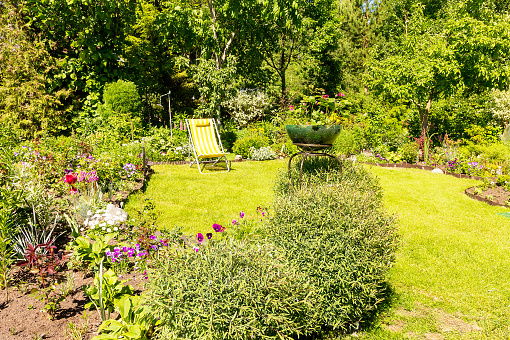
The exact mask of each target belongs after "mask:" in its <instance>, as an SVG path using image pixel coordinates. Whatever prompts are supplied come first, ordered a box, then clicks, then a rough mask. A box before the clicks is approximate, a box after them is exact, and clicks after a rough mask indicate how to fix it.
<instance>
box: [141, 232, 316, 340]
mask: <svg viewBox="0 0 510 340" xmlns="http://www.w3.org/2000/svg"><path fill="white" fill-rule="evenodd" d="M216 235H217V234H216ZM216 235H215V236H214V237H216ZM174 249H175V248H174ZM178 249H179V250H177V251H176V252H174V253H173V254H172V255H171V256H162V257H160V259H161V260H160V261H159V262H158V263H157V264H156V265H155V266H154V269H153V270H151V271H149V278H150V286H149V289H147V291H146V294H145V302H144V303H145V304H146V305H147V306H148V307H149V308H150V309H151V313H152V315H153V316H154V317H155V318H160V320H161V326H160V327H159V329H158V334H159V335H158V339H164V340H169V339H285V338H290V337H296V336H299V335H300V334H304V333H311V332H312V331H315V330H316V328H317V325H316V324H314V323H313V321H314V320H315V319H316V318H315V317H314V316H313V315H314V313H315V312H314V308H313V304H312V303H313V302H314V300H315V299H314V298H313V296H312V294H311V289H310V284H309V283H308V282H307V280H306V276H305V275H303V274H302V273H299V272H298V271H296V269H295V268H294V267H293V266H290V265H289V263H288V261H287V260H286V258H285V257H283V256H282V253H281V252H280V251H279V250H278V249H277V248H275V247H274V246H272V245H271V244H268V243H264V242H262V243H260V242H259V243H255V242H250V241H239V240H235V239H234V238H232V237H230V238H223V239H220V240H217V241H214V238H213V240H211V242H209V243H208V244H196V245H195V249H193V248H191V246H188V247H187V248H184V246H179V248H178Z"/></svg>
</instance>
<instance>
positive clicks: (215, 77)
mask: <svg viewBox="0 0 510 340" xmlns="http://www.w3.org/2000/svg"><path fill="white" fill-rule="evenodd" d="M235 72H236V60H235V58H229V59H228V62H227V63H226V64H225V65H223V67H222V68H220V69H219V68H218V65H217V63H216V62H215V61H214V60H212V59H209V60H207V59H202V60H200V63H199V64H198V65H197V66H195V67H194V74H193V80H194V81H195V82H196V83H197V84H198V90H199V91H200V101H201V102H200V107H199V108H198V109H197V111H198V112H199V113H200V115H201V116H202V117H216V116H218V115H219V114H220V105H221V103H222V102H224V101H225V100H226V98H227V97H228V93H229V92H230V91H231V90H232V89H233V88H232V85H233V81H234V79H233V78H234V74H235Z"/></svg>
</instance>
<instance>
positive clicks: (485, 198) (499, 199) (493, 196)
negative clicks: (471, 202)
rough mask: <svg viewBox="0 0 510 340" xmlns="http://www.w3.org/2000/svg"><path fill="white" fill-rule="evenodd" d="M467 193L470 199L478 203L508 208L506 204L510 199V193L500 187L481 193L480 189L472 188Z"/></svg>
mask: <svg viewBox="0 0 510 340" xmlns="http://www.w3.org/2000/svg"><path fill="white" fill-rule="evenodd" d="M465 193H466V195H468V196H469V197H471V198H473V199H476V200H478V201H482V202H485V203H487V204H490V205H497V206H503V207H506V206H508V205H507V204H506V202H508V200H509V199H510V192H509V191H506V190H505V188H503V187H500V186H497V187H495V188H489V189H487V190H484V191H481V192H480V191H479V189H478V187H471V188H468V189H466V191H465Z"/></svg>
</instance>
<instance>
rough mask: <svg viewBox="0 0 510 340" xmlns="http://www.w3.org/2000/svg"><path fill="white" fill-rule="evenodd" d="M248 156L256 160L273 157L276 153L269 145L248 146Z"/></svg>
mask: <svg viewBox="0 0 510 340" xmlns="http://www.w3.org/2000/svg"><path fill="white" fill-rule="evenodd" d="M250 158H251V159H253V160H256V161H265V160H270V159H275V158H276V154H275V152H274V151H273V149H272V148H271V147H270V146H263V147H261V148H258V149H257V148H255V147H253V146H252V147H250Z"/></svg>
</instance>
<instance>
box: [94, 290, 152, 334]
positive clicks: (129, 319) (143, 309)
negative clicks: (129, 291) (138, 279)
mask: <svg viewBox="0 0 510 340" xmlns="http://www.w3.org/2000/svg"><path fill="white" fill-rule="evenodd" d="M114 305H115V309H116V310H117V311H118V312H119V315H120V319H119V320H111V319H110V320H106V321H104V322H103V323H102V324H101V326H99V329H98V333H99V334H100V335H97V336H95V337H93V338H92V340H112V339H119V338H122V339H130V340H148V339H151V338H152V332H153V328H154V326H155V325H158V324H159V322H158V321H156V320H154V319H153V317H152V316H151V315H150V314H149V313H148V307H147V306H143V305H141V298H140V297H139V296H130V295H123V296H122V297H121V298H120V299H118V300H115V302H114Z"/></svg>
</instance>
